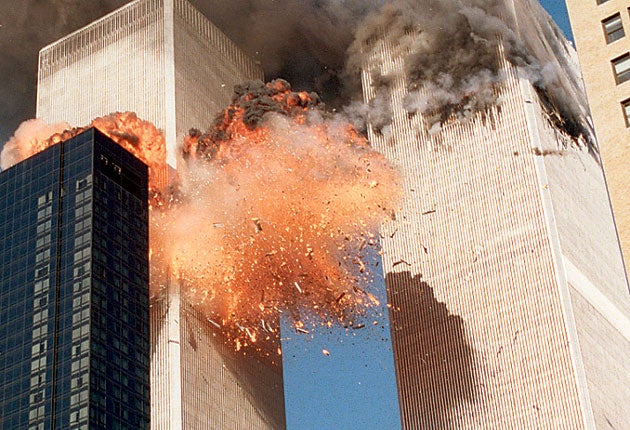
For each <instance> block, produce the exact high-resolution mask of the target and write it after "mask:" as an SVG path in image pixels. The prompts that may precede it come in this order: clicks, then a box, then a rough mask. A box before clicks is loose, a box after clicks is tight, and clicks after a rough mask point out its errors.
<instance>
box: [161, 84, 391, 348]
mask: <svg viewBox="0 0 630 430" xmlns="http://www.w3.org/2000/svg"><path fill="white" fill-rule="evenodd" d="M182 152H183V156H184V159H185V160H186V162H185V163H184V166H183V167H181V168H180V169H179V174H180V176H181V186H180V189H179V193H178V203H177V204H175V205H173V207H171V208H170V209H169V210H168V213H167V215H166V217H165V219H164V220H163V223H164V228H163V229H162V233H163V234H164V236H163V237H162V238H161V240H163V243H164V244H168V246H167V247H166V249H164V252H165V253H167V254H169V256H168V258H167V260H168V261H170V262H172V263H171V264H172V267H173V270H175V271H176V273H177V276H179V277H180V278H181V279H182V280H183V283H184V284H185V285H186V286H187V288H186V291H187V294H188V295H189V299H190V300H191V301H192V302H193V303H195V304H196V305H197V306H199V307H200V308H202V309H204V310H205V311H206V313H207V314H209V315H210V314H212V315H216V318H217V319H219V320H220V321H221V325H222V326H224V327H226V329H227V331H228V335H229V336H230V337H231V338H232V339H233V340H234V341H235V343H236V345H237V347H238V346H239V345H244V344H252V343H253V342H256V340H257V339H261V338H262V339H268V338H273V337H274V336H276V335H277V333H278V312H279V311H284V310H287V311H289V312H290V313H291V315H292V317H293V320H294V321H295V324H296V328H297V329H300V330H302V331H304V330H305V329H304V328H303V327H304V323H305V322H308V323H309V324H318V323H321V324H326V325H329V326H331V325H332V324H334V323H342V324H344V325H352V324H353V319H354V318H356V317H357V316H358V315H360V313H361V310H362V309H365V307H366V306H371V305H374V304H378V301H377V300H376V299H375V297H374V296H372V295H371V294H369V293H367V292H365V291H363V290H362V289H361V288H359V286H358V285H359V283H360V282H359V281H361V280H369V279H368V278H369V276H370V275H369V274H368V273H367V271H366V270H365V267H366V263H365V262H364V261H363V260H364V254H365V252H366V247H367V246H375V245H376V244H377V239H376V237H375V233H376V232H377V231H378V225H379V224H380V222H381V221H382V220H383V218H384V217H387V216H390V214H391V213H392V208H393V206H394V205H395V204H396V202H397V200H398V196H399V192H398V187H397V183H398V178H397V175H396V173H395V172H394V170H393V169H392V168H391V167H390V166H389V164H388V162H387V161H386V160H385V158H384V157H383V156H381V155H380V154H378V153H376V152H375V151H373V150H371V149H370V147H369V146H368V143H367V141H366V140H365V138H363V137H361V136H360V135H359V134H358V133H357V132H356V131H355V130H354V129H353V128H352V127H351V126H349V125H348V124H347V123H341V122H338V121H337V120H336V119H335V118H332V117H326V115H325V113H324V112H323V109H321V105H320V104H319V100H318V98H317V96H316V95H315V94H309V93H305V92H293V91H291V87H290V85H289V84H288V83H287V82H286V81H283V80H275V81H272V82H270V83H267V84H263V83H262V82H258V83H256V82H250V83H247V84H246V85H243V86H238V87H237V88H236V89H235V96H234V98H233V102H232V104H231V105H230V106H228V107H227V108H226V109H225V110H224V111H223V112H222V113H221V114H220V115H219V116H218V117H217V119H216V120H215V123H214V125H213V126H212V127H211V128H210V129H209V130H208V131H207V132H206V133H203V134H202V133H201V132H199V131H198V130H191V131H190V133H189V135H188V136H186V138H185V140H184V147H183V151H182Z"/></svg>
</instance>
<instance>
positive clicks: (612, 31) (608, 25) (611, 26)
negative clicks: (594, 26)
mask: <svg viewBox="0 0 630 430" xmlns="http://www.w3.org/2000/svg"><path fill="white" fill-rule="evenodd" d="M602 26H603V27H604V35H605V36H606V43H613V42H614V41H615V40H619V39H621V38H622V37H624V36H625V35H626V33H625V32H624V31H623V24H622V23H621V15H620V14H618V13H617V14H615V15H613V16H611V17H609V18H606V19H605V20H603V21H602Z"/></svg>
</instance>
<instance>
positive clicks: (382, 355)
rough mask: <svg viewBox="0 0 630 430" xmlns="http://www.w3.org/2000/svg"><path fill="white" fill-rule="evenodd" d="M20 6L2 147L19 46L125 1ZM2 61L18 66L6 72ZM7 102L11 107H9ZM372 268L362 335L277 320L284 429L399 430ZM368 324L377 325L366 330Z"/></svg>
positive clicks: (27, 101)
mask: <svg viewBox="0 0 630 430" xmlns="http://www.w3.org/2000/svg"><path fill="white" fill-rule="evenodd" d="M27 3H28V2H27V1H25V2H24V4H22V3H21V2H9V1H7V0H1V1H0V56H2V58H0V73H1V74H2V76H1V77H2V80H1V82H0V97H2V98H3V103H2V105H4V106H1V107H0V141H1V142H3V141H4V140H6V139H7V138H8V137H9V136H10V135H11V134H12V131H13V130H12V128H15V127H16V126H17V124H18V123H19V121H18V119H19V120H24V119H27V118H29V117H31V116H34V111H35V106H34V96H33V94H34V89H33V88H34V86H35V85H36V68H35V70H33V66H35V67H36V58H37V49H34V48H33V47H32V46H31V45H32V44H31V45H28V49H26V48H25V49H19V50H18V48H17V47H18V46H20V43H21V42H20V41H19V39H20V38H25V39H29V40H31V39H32V40H36V41H37V43H39V44H40V45H39V47H41V46H43V45H44V44H45V43H49V42H50V41H52V40H54V39H55V38H57V37H59V36H60V35H58V34H57V33H52V32H51V33H47V32H46V29H47V28H46V26H48V25H49V24H48V23H47V21H49V16H55V19H57V21H56V22H58V21H59V20H61V21H63V22H64V23H66V24H67V26H68V27H70V28H71V29H75V28H77V26H76V24H77V23H80V24H81V25H84V22H83V21H84V20H83V21H82V20H81V19H79V18H77V17H78V16H79V15H80V14H84V15H86V16H87V15H88V14H92V15H90V16H95V17H98V16H99V15H100V14H102V13H104V12H106V11H108V10H111V9H112V7H111V6H112V5H116V6H117V5H119V4H123V3H125V2H124V1H122V0H121V1H116V0H112V1H109V2H104V3H106V4H107V5H106V6H99V7H101V8H102V10H89V11H88V10H83V9H81V7H82V6H80V3H81V2H80V1H74V0H68V2H67V4H69V5H73V7H74V9H72V8H70V9H69V10H68V11H65V12H64V13H62V14H61V15H59V16H56V15H54V14H52V15H47V16H45V17H43V18H42V20H41V22H40V21H38V20H35V21H33V22H30V25H23V28H18V25H17V24H12V23H11V22H10V21H9V18H7V17H10V16H18V17H22V18H23V19H24V20H25V21H24V22H23V23H22V24H26V22H27V21H28V20H27V18H28V14H27V12H26V9H25V8H27V7H28V4H27ZM50 3H53V2H50ZM193 3H195V2H193ZM196 3H197V4H196V6H197V7H200V6H199V4H201V3H204V2H203V1H202V0H199V1H197V2H196ZM541 3H542V4H543V6H544V7H545V8H546V9H547V11H548V12H549V13H550V14H551V15H552V17H553V18H554V19H555V20H556V22H557V23H558V25H559V26H560V28H561V29H562V30H563V32H564V33H565V34H566V35H567V37H568V38H569V39H572V35H571V32H570V27H569V23H568V17H567V13H566V8H565V5H564V2H563V1H562V0H543V1H542V2H541ZM94 4H97V3H94ZM224 7H225V6H224ZM108 8H109V9H108ZM8 9H13V10H8ZM18 9H19V10H18ZM22 9H24V10H22ZM225 13H229V11H227V12H225ZM232 13H234V12H233V11H232ZM12 14H13V15H12ZM2 17H4V18H2ZM24 17H27V18H24ZM16 22H17V23H20V22H19V21H16ZM88 22H89V21H88ZM22 24H20V25H22ZM50 25H52V24H50ZM73 26H74V27H73ZM79 26H80V25H79ZM13 27H15V28H13ZM64 31H67V30H64ZM37 32H40V33H42V34H46V35H47V37H48V38H49V39H50V40H45V39H39V38H38V37H40V35H38V34H36V33H37ZM16 38H17V39H16ZM51 38H52V39H51ZM44 42H45V43H44ZM9 62H12V64H13V63H14V64H18V65H19V66H20V67H11V65H10V64H9ZM269 67H272V65H270V66H269ZM24 70H26V72H24ZM276 72H277V73H278V74H280V73H281V72H282V68H281V67H277V68H276ZM18 74H24V76H17V75H18ZM14 78H15V79H14ZM7 100H10V103H12V104H14V105H13V106H9V104H10V103H9V102H7ZM20 103H21V104H20ZM15 104H17V105H15ZM9 118H10V119H11V121H9V120H8V119H9ZM372 269H373V273H374V275H375V282H374V284H373V285H371V286H365V287H367V288H371V289H372V291H373V292H374V293H375V294H376V295H377V296H378V297H379V299H380V301H381V303H382V304H383V305H382V306H380V307H376V308H374V309H372V310H371V311H369V312H370V313H368V315H366V317H365V323H366V324H365V327H364V328H362V329H359V330H352V329H349V330H346V329H342V328H337V329H333V330H323V329H321V328H320V329H314V331H312V332H311V333H310V334H308V335H305V334H302V333H297V332H295V330H292V329H291V328H290V327H289V325H288V323H287V321H286V320H285V321H284V332H283V363H284V375H285V404H286V409H287V424H288V428H289V429H295V430H297V429H299V430H308V429H324V428H331V429H347V430H352V429H362V430H369V429H396V428H399V427H400V421H399V417H398V404H397V400H396V386H395V374H394V368H393V356H392V349H391V342H390V335H389V319H388V317H387V308H386V307H385V305H384V304H385V303H386V300H385V293H384V285H383V284H384V283H383V279H382V274H380V272H379V268H378V267H373V268H372ZM374 321H376V322H377V324H373V322H374ZM324 350H326V352H327V353H325V352H324Z"/></svg>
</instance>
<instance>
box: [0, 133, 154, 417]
mask: <svg viewBox="0 0 630 430" xmlns="http://www.w3.org/2000/svg"><path fill="white" fill-rule="evenodd" d="M147 175H148V173H147V167H146V166H145V165H144V164H143V163H142V162H141V161H139V160H138V159H136V158H135V157H134V156H133V155H131V154H130V153H129V152H127V151H125V150H124V149H122V148H121V147H120V146H118V145H117V144H115V143H114V142H112V141H111V140H110V139H108V138H107V137H105V136H104V135H102V134H101V133H100V132H98V131H97V130H95V129H90V130H87V131H85V132H84V133H82V134H80V135H78V136H76V137H74V138H72V139H69V140H68V141H66V142H62V143H59V144H58V145H55V146H53V147H50V148H49V149H47V150H45V151H43V152H41V153H39V154H37V155H35V156H33V157H31V158H29V159H27V160H25V161H23V162H21V163H19V164H17V165H15V166H13V167H11V168H9V169H7V170H5V171H3V172H1V173H0V193H1V194H2V196H3V199H2V202H0V220H1V221H0V261H2V271H1V272H0V296H1V297H2V299H1V301H2V306H1V307H0V345H1V348H2V360H0V381H1V387H2V388H1V389H0V427H2V428H23V429H55V428H56V429H87V428H90V429H110V428H127V429H132V428H133V429H148V428H149V418H150V412H149V405H150V398H149V342H148V335H149V262H148V246H149V245H148V240H149V238H148V236H149V234H148V215H147V213H148V203H147V181H148V179H147Z"/></svg>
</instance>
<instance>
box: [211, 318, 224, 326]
mask: <svg viewBox="0 0 630 430" xmlns="http://www.w3.org/2000/svg"><path fill="white" fill-rule="evenodd" d="M208 322H209V323H210V324H212V325H213V326H215V327H216V328H221V326H220V325H219V323H217V322H214V321H212V320H211V319H210V318H208Z"/></svg>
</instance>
